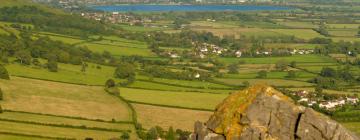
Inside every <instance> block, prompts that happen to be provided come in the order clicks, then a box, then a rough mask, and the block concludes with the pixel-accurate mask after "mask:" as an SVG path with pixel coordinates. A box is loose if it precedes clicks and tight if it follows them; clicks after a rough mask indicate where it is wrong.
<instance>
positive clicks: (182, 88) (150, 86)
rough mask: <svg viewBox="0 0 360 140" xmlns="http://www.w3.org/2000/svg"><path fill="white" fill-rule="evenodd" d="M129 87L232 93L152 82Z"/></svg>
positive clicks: (134, 84)
mask: <svg viewBox="0 0 360 140" xmlns="http://www.w3.org/2000/svg"><path fill="white" fill-rule="evenodd" d="M129 87H132V88H142V89H151V90H165V91H182V92H185V91H195V92H209V93H224V94H226V93H230V92H232V90H213V89H198V88H186V87H179V86H170V85H164V84H158V83H153V82H145V81H135V82H134V83H133V84H131V85H130V86H129Z"/></svg>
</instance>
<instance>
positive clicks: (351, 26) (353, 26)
mask: <svg viewBox="0 0 360 140" xmlns="http://www.w3.org/2000/svg"><path fill="white" fill-rule="evenodd" d="M327 26H328V27H329V28H336V29H358V28H359V24H327Z"/></svg>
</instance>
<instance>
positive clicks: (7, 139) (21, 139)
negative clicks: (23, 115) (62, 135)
mask: <svg viewBox="0 0 360 140" xmlns="http://www.w3.org/2000/svg"><path fill="white" fill-rule="evenodd" d="M0 133H1V132H0ZM0 139H2V140H51V139H47V138H36V137H25V136H15V135H9V134H0Z"/></svg>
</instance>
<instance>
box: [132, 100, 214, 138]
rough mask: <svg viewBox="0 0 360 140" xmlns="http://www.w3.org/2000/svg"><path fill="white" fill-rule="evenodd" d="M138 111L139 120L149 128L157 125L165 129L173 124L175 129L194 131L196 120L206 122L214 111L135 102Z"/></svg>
mask: <svg viewBox="0 0 360 140" xmlns="http://www.w3.org/2000/svg"><path fill="white" fill-rule="evenodd" d="M133 106H134V107H135V110H136V111H137V115H138V121H139V122H140V123H141V124H142V125H143V126H144V127H145V128H146V129H149V128H151V127H154V126H156V125H158V126H161V127H162V128H164V129H165V130H167V128H168V127H170V126H172V127H173V128H174V129H175V130H176V129H182V130H187V131H190V132H191V131H193V129H194V123H195V122H196V121H201V122H206V121H207V120H208V119H209V117H210V116H211V115H212V114H213V112H208V111H196V110H188V109H176V108H167V107H157V106H150V105H141V104H133Z"/></svg>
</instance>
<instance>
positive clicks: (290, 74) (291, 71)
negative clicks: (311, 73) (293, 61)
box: [287, 70, 296, 78]
mask: <svg viewBox="0 0 360 140" xmlns="http://www.w3.org/2000/svg"><path fill="white" fill-rule="evenodd" d="M287 77H288V78H296V72H295V71H294V70H290V71H288V75H287Z"/></svg>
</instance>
